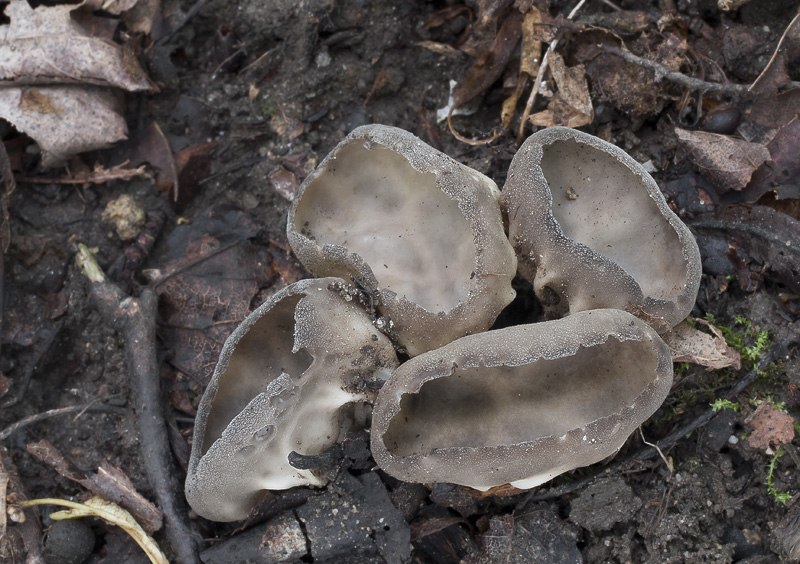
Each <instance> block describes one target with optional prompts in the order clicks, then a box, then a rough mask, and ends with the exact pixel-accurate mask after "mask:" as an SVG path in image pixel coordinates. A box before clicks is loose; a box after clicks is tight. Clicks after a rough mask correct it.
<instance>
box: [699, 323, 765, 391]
mask: <svg viewBox="0 0 800 564" xmlns="http://www.w3.org/2000/svg"><path fill="white" fill-rule="evenodd" d="M706 320H707V321H708V322H709V323H713V324H714V325H716V326H717V327H719V330H720V331H722V336H723V337H725V341H726V342H727V343H728V345H729V346H731V347H732V348H733V349H734V350H735V351H737V352H738V353H739V354H740V355H741V356H742V362H743V363H744V365H745V366H746V367H748V368H749V367H753V366H755V365H756V363H758V361H759V360H761V358H762V357H763V356H764V354H765V353H766V352H767V351H768V350H769V348H770V346H771V345H772V343H771V341H770V339H769V334H768V333H767V332H766V331H758V330H757V329H755V328H754V327H753V324H752V322H751V321H750V320H749V319H747V318H746V317H744V316H743V315H737V316H736V319H735V320H734V324H733V326H731V327H729V326H727V325H723V324H721V323H719V322H718V321H717V320H716V318H715V317H714V316H713V315H712V314H710V313H707V314H706ZM757 372H758V374H759V375H761V376H764V375H766V372H765V371H763V370H757Z"/></svg>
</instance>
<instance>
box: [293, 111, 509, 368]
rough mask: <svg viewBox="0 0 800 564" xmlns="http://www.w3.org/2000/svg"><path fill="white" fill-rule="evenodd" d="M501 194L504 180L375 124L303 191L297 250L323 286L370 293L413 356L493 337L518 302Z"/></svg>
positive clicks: (347, 143) (358, 133)
mask: <svg viewBox="0 0 800 564" xmlns="http://www.w3.org/2000/svg"><path fill="white" fill-rule="evenodd" d="M499 196H500V194H499V191H498V189H497V186H496V185H495V183H494V182H493V181H492V180H490V179H489V178H487V177H486V176H484V175H483V174H481V173H479V172H477V171H475V170H473V169H471V168H469V167H466V166H464V165H462V164H460V163H458V162H456V161H455V160H453V159H452V158H450V157H448V156H447V155H445V154H444V153H441V152H439V151H437V150H435V149H434V148H433V147H431V146H429V145H427V144H425V143H424V142H422V141H421V140H420V139H419V138H417V137H415V136H414V135H412V134H411V133H408V132H407V131H404V130H402V129H398V128H395V127H388V126H384V125H367V126H363V127H359V128H357V129H356V130H354V131H353V132H352V133H351V134H350V135H348V136H347V137H346V138H345V139H344V140H343V141H342V142H341V143H339V145H337V146H336V148H335V149H334V150H333V151H332V152H331V153H330V154H329V155H328V156H327V157H326V158H325V160H323V161H322V163H320V165H319V167H318V168H317V170H316V171H314V172H313V173H312V174H311V175H310V176H309V177H308V178H306V180H305V181H304V182H303V184H302V186H301V187H300V189H299V191H298V193H297V196H296V198H295V200H294V202H293V204H292V206H291V208H290V210H289V219H288V226H287V232H288V237H289V243H290V245H291V247H292V250H293V251H294V252H295V254H296V255H297V257H298V258H299V259H300V261H301V262H302V263H303V264H304V265H305V266H306V268H308V270H309V271H310V272H311V273H313V274H314V275H315V276H339V277H341V278H343V279H345V280H352V281H355V282H356V283H357V284H358V285H360V286H362V287H364V288H366V289H367V290H368V291H369V292H370V293H371V294H372V296H373V301H374V303H373V304H371V305H374V307H375V308H376V310H377V312H378V313H379V316H380V321H381V323H387V324H391V327H390V329H392V330H393V332H394V334H395V335H396V338H397V341H398V342H399V343H400V344H401V345H403V346H404V347H405V348H406V349H407V350H408V352H409V354H410V355H412V356H413V355H416V354H419V353H421V352H424V351H427V350H432V349H435V348H437V347H440V346H442V345H445V344H447V343H449V342H451V341H452V340H454V339H456V338H458V337H461V336H464V335H467V334H470V333H475V332H479V331H485V330H486V329H488V328H489V327H490V326H491V325H492V323H493V322H494V320H495V319H496V317H497V315H498V314H499V313H500V311H501V310H502V309H503V308H504V307H505V306H506V305H508V304H509V303H510V302H511V300H512V299H513V298H514V291H513V290H512V288H511V279H512V278H513V277H514V275H515V273H516V257H515V254H514V250H513V248H512V247H511V245H510V244H509V242H508V240H507V238H506V235H505V232H504V227H503V221H502V216H501V212H500V205H499ZM387 318H388V319H387Z"/></svg>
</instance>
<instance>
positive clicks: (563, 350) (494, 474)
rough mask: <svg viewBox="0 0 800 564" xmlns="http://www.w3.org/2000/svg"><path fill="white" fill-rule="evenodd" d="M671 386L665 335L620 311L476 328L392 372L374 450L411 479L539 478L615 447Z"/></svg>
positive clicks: (379, 405) (391, 469) (376, 414)
mask: <svg viewBox="0 0 800 564" xmlns="http://www.w3.org/2000/svg"><path fill="white" fill-rule="evenodd" d="M671 384H672V357H671V356H670V352H669V348H668V347H667V345H666V344H664V341H662V340H661V338H660V337H659V336H658V334H657V333H656V332H655V331H654V330H653V329H652V328H651V327H650V326H649V325H647V324H646V323H644V322H642V321H641V320H639V319H637V318H636V317H634V316H632V315H631V314H629V313H626V312H624V311H620V310H613V309H599V310H593V311H584V312H580V313H576V314H574V315H571V316H569V317H566V318H564V319H559V320H554V321H547V322H543V323H535V324H531V325H518V326H516V327H508V328H506V329H499V330H497V331H489V332H487V333H481V334H478V335H469V336H467V337H463V338H461V339H458V340H457V341H454V342H452V343H450V344H449V345H446V346H444V347H442V348H440V349H437V350H435V351H431V352H428V353H425V354H422V355H420V356H417V357H415V358H412V359H411V360H409V361H408V362H406V363H404V364H403V365H402V366H400V368H398V369H397V370H395V371H394V373H393V374H392V376H391V378H389V380H388V381H387V382H386V383H385V384H384V386H383V388H381V391H380V392H379V393H378V398H377V400H376V401H375V406H374V411H373V419H372V432H371V436H372V455H373V456H374V457H375V461H376V462H377V463H378V466H380V467H381V468H382V469H384V470H385V471H386V472H388V473H389V474H391V475H392V476H394V477H396V478H399V479H401V480H405V481H409V482H423V483H429V482H449V483H454V484H461V485H465V486H469V487H472V488H475V489H479V490H486V489H489V488H491V487H494V486H500V485H502V484H508V483H510V484H511V485H513V486H516V487H519V488H531V487H533V486H536V485H539V484H541V483H543V482H546V481H547V480H549V479H551V478H553V477H554V476H557V475H559V474H561V473H563V472H566V471H568V470H572V469H574V468H578V467H581V466H587V465H589V464H593V463H595V462H598V461H600V460H602V459H604V458H606V457H607V456H609V455H611V454H614V453H615V452H616V451H617V450H618V449H619V448H620V447H621V446H622V444H623V443H624V442H625V440H626V439H627V438H628V435H630V434H631V432H633V431H634V430H635V429H636V427H638V426H639V425H640V424H641V423H642V422H643V421H644V420H645V419H647V418H648V417H649V416H650V415H652V413H653V412H654V411H655V410H656V409H657V408H658V407H659V406H660V405H661V403H662V402H663V401H664V398H665V397H666V396H667V393H668V392H669V389H670V386H671Z"/></svg>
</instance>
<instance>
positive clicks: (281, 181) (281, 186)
mask: <svg viewBox="0 0 800 564" xmlns="http://www.w3.org/2000/svg"><path fill="white" fill-rule="evenodd" d="M269 183H270V184H272V188H274V190H275V191H276V192H277V193H278V194H280V195H281V196H283V197H284V198H286V199H287V200H289V201H290V202H291V201H292V200H294V195H295V193H296V192H297V188H299V186H300V182H298V180H297V177H296V176H295V175H294V174H292V173H291V172H289V171H288V170H286V169H285V168H284V167H282V166H278V167H277V168H275V170H273V171H272V172H270V173H269Z"/></svg>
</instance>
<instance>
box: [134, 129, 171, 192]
mask: <svg viewBox="0 0 800 564" xmlns="http://www.w3.org/2000/svg"><path fill="white" fill-rule="evenodd" d="M124 145H125V146H126V147H128V148H127V149H126V150H124V151H123V152H124V154H126V155H129V158H130V160H131V163H132V164H133V166H139V165H142V164H144V163H147V164H149V165H150V166H151V167H153V168H154V169H155V171H156V190H158V191H159V192H165V191H167V190H172V193H173V194H177V193H178V169H177V165H176V163H175V158H174V156H173V154H172V148H171V147H170V145H169V141H167V138H166V137H165V136H164V133H163V132H162V131H161V128H160V127H159V125H158V123H156V122H152V123H150V124H149V125H148V126H147V127H145V128H143V129H140V130H139V131H138V132H137V133H136V135H134V136H133V137H132V138H131V140H130V142H129V143H125V144H124Z"/></svg>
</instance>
